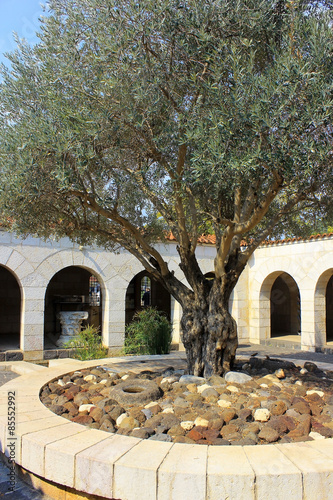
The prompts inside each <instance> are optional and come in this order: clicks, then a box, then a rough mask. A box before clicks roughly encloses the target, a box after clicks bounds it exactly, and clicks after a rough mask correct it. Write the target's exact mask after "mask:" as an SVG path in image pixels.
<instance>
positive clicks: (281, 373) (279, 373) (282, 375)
mask: <svg viewBox="0 0 333 500" xmlns="http://www.w3.org/2000/svg"><path fill="white" fill-rule="evenodd" d="M275 376H276V377H277V378H279V379H283V378H286V374H285V373H284V370H283V369H282V368H279V369H278V370H276V372H275Z"/></svg>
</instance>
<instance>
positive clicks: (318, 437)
mask: <svg viewBox="0 0 333 500" xmlns="http://www.w3.org/2000/svg"><path fill="white" fill-rule="evenodd" d="M309 437H311V438H312V439H315V440H316V441H320V440H321V439H326V438H325V436H322V434H319V432H315V431H311V432H310V433H309Z"/></svg>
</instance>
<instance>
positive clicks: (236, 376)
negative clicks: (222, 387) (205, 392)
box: [224, 372, 252, 384]
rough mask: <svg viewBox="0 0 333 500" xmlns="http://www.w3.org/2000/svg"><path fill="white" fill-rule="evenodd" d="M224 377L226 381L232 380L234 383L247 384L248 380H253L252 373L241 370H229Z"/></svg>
mask: <svg viewBox="0 0 333 500" xmlns="http://www.w3.org/2000/svg"><path fill="white" fill-rule="evenodd" d="M224 378H225V380H226V382H232V383H234V384H245V383H246V382H249V381H250V380H252V377H251V376H250V375H247V374H246V373H241V372H228V373H226V375H225V377H224Z"/></svg>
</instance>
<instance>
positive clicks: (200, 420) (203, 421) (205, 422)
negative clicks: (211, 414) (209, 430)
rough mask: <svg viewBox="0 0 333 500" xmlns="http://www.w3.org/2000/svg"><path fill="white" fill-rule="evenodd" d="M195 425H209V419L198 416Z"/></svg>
mask: <svg viewBox="0 0 333 500" xmlns="http://www.w3.org/2000/svg"><path fill="white" fill-rule="evenodd" d="M194 425H197V426H200V427H208V425H209V421H208V420H206V419H205V418H202V417H197V418H196V419H195V420H194Z"/></svg>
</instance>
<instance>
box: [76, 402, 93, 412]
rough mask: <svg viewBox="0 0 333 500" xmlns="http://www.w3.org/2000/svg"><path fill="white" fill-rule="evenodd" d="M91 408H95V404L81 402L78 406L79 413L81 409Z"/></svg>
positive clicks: (87, 409) (88, 409)
mask: <svg viewBox="0 0 333 500" xmlns="http://www.w3.org/2000/svg"><path fill="white" fill-rule="evenodd" d="M92 408H96V405H93V404H88V403H87V404H83V405H80V406H79V413H81V412H82V411H90V410H91V409H92Z"/></svg>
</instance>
